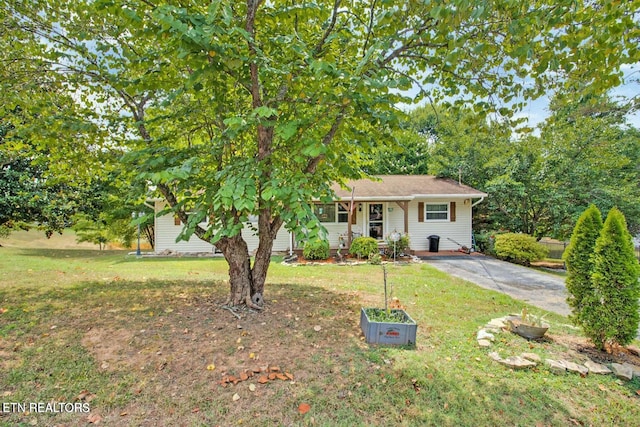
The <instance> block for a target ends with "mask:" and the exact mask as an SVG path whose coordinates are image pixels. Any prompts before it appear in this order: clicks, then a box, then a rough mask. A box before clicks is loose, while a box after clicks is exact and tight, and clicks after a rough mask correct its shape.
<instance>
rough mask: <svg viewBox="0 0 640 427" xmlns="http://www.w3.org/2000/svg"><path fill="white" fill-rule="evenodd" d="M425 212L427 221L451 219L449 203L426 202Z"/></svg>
mask: <svg viewBox="0 0 640 427" xmlns="http://www.w3.org/2000/svg"><path fill="white" fill-rule="evenodd" d="M425 214H426V215H425V220H427V221H447V220H448V219H449V204H447V203H426V204H425Z"/></svg>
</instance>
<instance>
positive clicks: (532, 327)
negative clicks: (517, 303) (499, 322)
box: [507, 307, 549, 340]
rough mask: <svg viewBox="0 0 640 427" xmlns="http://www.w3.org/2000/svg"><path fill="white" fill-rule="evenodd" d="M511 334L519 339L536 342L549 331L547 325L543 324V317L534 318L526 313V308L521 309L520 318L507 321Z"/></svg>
mask: <svg viewBox="0 0 640 427" xmlns="http://www.w3.org/2000/svg"><path fill="white" fill-rule="evenodd" d="M507 323H508V324H509V329H510V330H511V332H513V333H516V334H518V335H520V336H521V337H524V338H527V339H530V340H537V339H540V338H542V337H543V336H544V334H546V333H547V330H549V324H547V323H545V322H544V316H534V315H532V314H530V313H527V308H526V307H524V308H523V309H522V313H521V315H520V316H511V317H509V318H508V319H507Z"/></svg>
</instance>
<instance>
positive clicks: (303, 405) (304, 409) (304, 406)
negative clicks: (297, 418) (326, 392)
mask: <svg viewBox="0 0 640 427" xmlns="http://www.w3.org/2000/svg"><path fill="white" fill-rule="evenodd" d="M310 409H311V406H309V404H308V403H301V404H300V405H299V406H298V412H299V413H300V414H301V415H304V414H306V413H307V412H309V410H310Z"/></svg>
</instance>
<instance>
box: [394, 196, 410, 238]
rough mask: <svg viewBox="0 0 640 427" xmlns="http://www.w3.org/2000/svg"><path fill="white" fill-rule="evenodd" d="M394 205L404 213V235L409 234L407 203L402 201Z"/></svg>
mask: <svg viewBox="0 0 640 427" xmlns="http://www.w3.org/2000/svg"><path fill="white" fill-rule="evenodd" d="M396 203H397V204H398V206H400V208H401V209H402V210H403V211H404V234H409V202H408V201H406V200H404V201H396Z"/></svg>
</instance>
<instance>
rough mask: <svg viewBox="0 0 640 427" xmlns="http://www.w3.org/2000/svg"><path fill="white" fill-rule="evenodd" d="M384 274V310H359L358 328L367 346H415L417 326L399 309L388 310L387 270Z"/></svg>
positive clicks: (383, 267)
mask: <svg viewBox="0 0 640 427" xmlns="http://www.w3.org/2000/svg"><path fill="white" fill-rule="evenodd" d="M382 271H383V272H384V309H381V308H364V307H362V308H361V310H360V328H361V329H362V332H363V333H364V337H365V341H366V342H367V343H369V344H387V345H415V344H416V333H417V331H418V325H417V324H416V322H415V320H413V319H412V318H411V316H409V314H407V312H406V311H404V310H403V309H401V308H390V307H389V304H388V298H387V269H386V266H385V265H383V266H382Z"/></svg>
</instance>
